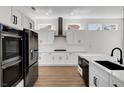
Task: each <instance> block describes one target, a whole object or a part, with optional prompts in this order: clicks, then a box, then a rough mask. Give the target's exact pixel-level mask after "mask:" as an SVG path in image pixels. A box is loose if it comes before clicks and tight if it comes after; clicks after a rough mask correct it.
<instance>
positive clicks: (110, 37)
mask: <svg viewBox="0 0 124 93" xmlns="http://www.w3.org/2000/svg"><path fill="white" fill-rule="evenodd" d="M36 23H37V25H38V24H40V23H41V24H43V23H51V24H53V25H54V26H55V28H57V19H46V20H45V19H44V20H43V19H41V20H37V22H36ZM69 23H80V24H81V25H85V24H87V23H112V24H118V25H119V30H118V31H101V32H100V31H93V32H91V31H88V32H87V37H88V38H87V40H85V42H88V45H87V46H77V45H73V46H68V45H67V43H66V40H61V39H60V41H59V40H55V42H54V44H53V45H50V46H47V45H46V46H45V47H44V48H48V49H53V50H54V49H55V48H68V49H69V50H76V49H77V51H83V50H85V49H88V51H89V52H94V53H105V54H109V55H110V53H111V50H112V49H113V48H115V47H120V48H122V49H123V26H122V25H123V24H122V19H64V25H63V27H64V28H66V25H67V24H69ZM58 42H59V43H58ZM42 47H43V46H42ZM86 47H87V48H86ZM46 50H47V49H46Z"/></svg>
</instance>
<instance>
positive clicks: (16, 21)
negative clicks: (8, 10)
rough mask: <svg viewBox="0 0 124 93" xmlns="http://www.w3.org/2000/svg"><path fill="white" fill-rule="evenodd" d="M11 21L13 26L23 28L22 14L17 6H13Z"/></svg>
mask: <svg viewBox="0 0 124 93" xmlns="http://www.w3.org/2000/svg"><path fill="white" fill-rule="evenodd" d="M11 21H12V26H14V27H15V28H18V29H22V15H21V13H20V12H19V11H18V10H17V9H16V7H12V15H11Z"/></svg>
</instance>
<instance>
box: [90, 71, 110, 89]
mask: <svg viewBox="0 0 124 93" xmlns="http://www.w3.org/2000/svg"><path fill="white" fill-rule="evenodd" d="M103 77H104V76H103ZM89 86H90V87H109V82H106V80H105V79H104V78H102V77H101V76H99V75H98V74H97V73H96V71H94V70H93V69H92V70H91V69H90V71H89Z"/></svg>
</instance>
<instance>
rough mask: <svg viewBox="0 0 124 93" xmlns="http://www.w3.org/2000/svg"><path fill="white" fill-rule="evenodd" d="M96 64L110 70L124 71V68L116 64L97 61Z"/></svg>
mask: <svg viewBox="0 0 124 93" xmlns="http://www.w3.org/2000/svg"><path fill="white" fill-rule="evenodd" d="M95 62H96V63H98V64H100V65H102V66H104V67H106V68H108V69H110V70H124V67H122V66H120V65H117V64H114V63H112V62H110V61H95Z"/></svg>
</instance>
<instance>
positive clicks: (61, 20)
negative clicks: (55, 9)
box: [55, 17, 65, 37]
mask: <svg viewBox="0 0 124 93" xmlns="http://www.w3.org/2000/svg"><path fill="white" fill-rule="evenodd" d="M55 37H65V36H64V35H63V18H62V17H58V35H55Z"/></svg>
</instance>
